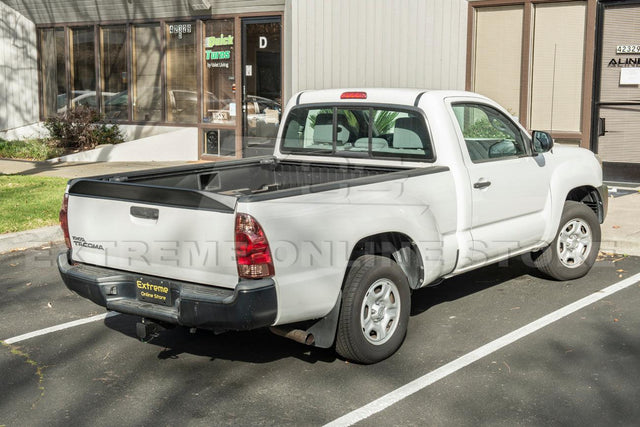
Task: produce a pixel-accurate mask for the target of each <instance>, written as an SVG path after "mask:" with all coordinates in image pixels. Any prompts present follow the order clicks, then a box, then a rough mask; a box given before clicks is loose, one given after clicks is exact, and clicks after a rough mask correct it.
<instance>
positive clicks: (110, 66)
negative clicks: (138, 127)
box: [100, 25, 129, 120]
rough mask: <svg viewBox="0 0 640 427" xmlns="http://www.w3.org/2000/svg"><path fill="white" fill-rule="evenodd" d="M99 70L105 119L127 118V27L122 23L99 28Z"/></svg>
mask: <svg viewBox="0 0 640 427" xmlns="http://www.w3.org/2000/svg"><path fill="white" fill-rule="evenodd" d="M100 40H101V46H100V61H101V62H100V72H101V74H102V75H101V76H100V77H101V79H102V100H101V107H102V112H103V113H104V114H105V116H106V117H107V119H111V120H127V119H128V107H129V93H128V88H129V79H128V76H127V43H126V42H127V28H126V27H125V26H124V25H118V26H113V27H103V28H101V29H100Z"/></svg>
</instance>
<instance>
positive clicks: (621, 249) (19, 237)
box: [0, 159, 640, 256]
mask: <svg viewBox="0 0 640 427" xmlns="http://www.w3.org/2000/svg"><path fill="white" fill-rule="evenodd" d="M184 164H186V163H185V162H100V163H47V162H29V161H20V160H2V159H0V174H7V175H9V174H21V175H40V176H57V177H64V178H78V177H82V176H92V175H104V174H112V173H120V172H127V171H135V170H143V169H154V168H162V167H169V166H179V165H184ZM636 190H640V188H636ZM59 230H60V229H59V227H45V228H41V229H36V230H28V231H24V232H21V233H9V234H2V235H0V253H3V252H8V251H11V250H17V249H24V248H28V247H36V246H41V245H44V244H47V243H49V242H51V241H62V239H63V237H62V232H60V231H59ZM600 250H601V251H603V252H613V253H617V254H620V255H635V256H640V192H638V191H636V192H635V193H632V194H626V195H624V196H619V197H609V213H608V215H607V218H606V220H605V222H604V224H602V244H601V247H600Z"/></svg>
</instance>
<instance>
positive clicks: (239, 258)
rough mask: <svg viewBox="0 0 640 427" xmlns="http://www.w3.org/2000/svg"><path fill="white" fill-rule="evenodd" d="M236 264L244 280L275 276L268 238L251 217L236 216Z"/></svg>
mask: <svg viewBox="0 0 640 427" xmlns="http://www.w3.org/2000/svg"><path fill="white" fill-rule="evenodd" d="M236 264H237V265H238V275H239V276H240V278H242V279H261V278H263V277H271V276H273V275H274V274H275V270H274V268H273V259H272V258H271V250H270V249H269V242H268V241H267V236H266V235H265V234H264V231H263V230H262V227H261V226H260V224H258V221H256V220H255V218H253V217H252V216H251V215H248V214H244V213H239V214H237V215H236Z"/></svg>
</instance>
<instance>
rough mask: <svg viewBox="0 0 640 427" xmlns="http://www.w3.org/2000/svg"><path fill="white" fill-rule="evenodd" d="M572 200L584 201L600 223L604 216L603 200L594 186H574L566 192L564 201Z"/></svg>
mask: <svg viewBox="0 0 640 427" xmlns="http://www.w3.org/2000/svg"><path fill="white" fill-rule="evenodd" d="M570 200H571V201H574V202H580V203H584V204H585V205H587V206H589V208H590V209H591V210H592V211H593V213H595V214H596V217H597V218H598V222H600V224H602V223H603V222H604V217H605V214H606V212H605V200H603V197H602V195H601V194H600V192H599V191H598V189H596V188H595V187H593V186H591V185H582V186H580V187H575V188H573V189H571V190H569V192H568V193H567V197H566V198H565V201H570Z"/></svg>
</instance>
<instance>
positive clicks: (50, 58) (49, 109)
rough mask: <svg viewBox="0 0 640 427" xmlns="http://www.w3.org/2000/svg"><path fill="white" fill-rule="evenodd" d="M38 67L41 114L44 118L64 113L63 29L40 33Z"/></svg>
mask: <svg viewBox="0 0 640 427" xmlns="http://www.w3.org/2000/svg"><path fill="white" fill-rule="evenodd" d="M40 65H41V76H42V105H43V107H44V111H43V114H44V117H45V118H46V117H51V116H54V115H55V114H56V113H58V111H60V112H62V111H64V109H66V106H67V76H66V71H65V61H64V29H63V28H47V29H43V30H41V31H40Z"/></svg>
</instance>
